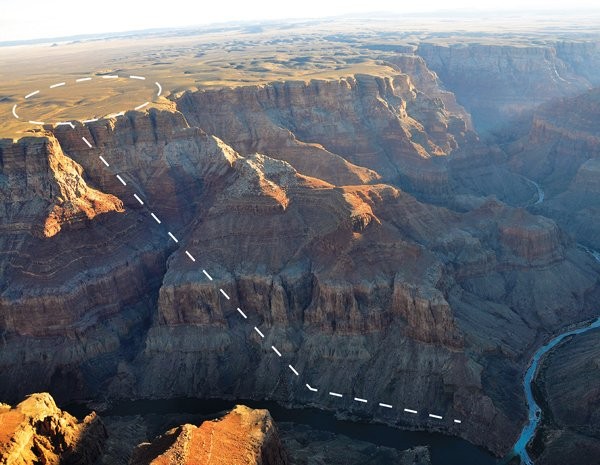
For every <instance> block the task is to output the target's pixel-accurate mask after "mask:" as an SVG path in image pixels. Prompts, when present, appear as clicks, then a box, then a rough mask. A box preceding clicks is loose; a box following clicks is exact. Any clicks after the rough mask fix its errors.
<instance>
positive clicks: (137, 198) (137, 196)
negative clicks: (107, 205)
mask: <svg viewBox="0 0 600 465" xmlns="http://www.w3.org/2000/svg"><path fill="white" fill-rule="evenodd" d="M133 196H134V197H135V200H137V201H138V202H139V203H140V205H144V202H143V201H142V199H140V196H139V195H137V194H133Z"/></svg>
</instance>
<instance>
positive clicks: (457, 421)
mask: <svg viewBox="0 0 600 465" xmlns="http://www.w3.org/2000/svg"><path fill="white" fill-rule="evenodd" d="M454 423H458V424H459V425H460V424H461V423H462V421H460V420H454Z"/></svg>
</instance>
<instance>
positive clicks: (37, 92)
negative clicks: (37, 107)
mask: <svg viewBox="0 0 600 465" xmlns="http://www.w3.org/2000/svg"><path fill="white" fill-rule="evenodd" d="M39 93H40V91H39V90H34V91H33V92H31V93H30V94H27V95H26V96H25V98H29V97H33V96H34V95H37V94H39Z"/></svg>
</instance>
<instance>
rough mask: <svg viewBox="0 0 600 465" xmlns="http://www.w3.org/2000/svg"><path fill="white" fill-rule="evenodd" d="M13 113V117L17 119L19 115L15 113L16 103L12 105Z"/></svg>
mask: <svg viewBox="0 0 600 465" xmlns="http://www.w3.org/2000/svg"><path fill="white" fill-rule="evenodd" d="M13 115H14V117H15V118H17V119H18V118H19V115H17V105H16V104H15V105H14V106H13Z"/></svg>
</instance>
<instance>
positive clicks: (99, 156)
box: [98, 155, 135, 195]
mask: <svg viewBox="0 0 600 465" xmlns="http://www.w3.org/2000/svg"><path fill="white" fill-rule="evenodd" d="M98 158H99V159H100V160H102V163H104V164H105V165H106V166H110V165H109V164H108V162H107V161H106V160H105V159H104V157H103V156H102V155H98ZM134 195H135V194H134Z"/></svg>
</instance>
